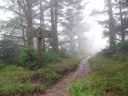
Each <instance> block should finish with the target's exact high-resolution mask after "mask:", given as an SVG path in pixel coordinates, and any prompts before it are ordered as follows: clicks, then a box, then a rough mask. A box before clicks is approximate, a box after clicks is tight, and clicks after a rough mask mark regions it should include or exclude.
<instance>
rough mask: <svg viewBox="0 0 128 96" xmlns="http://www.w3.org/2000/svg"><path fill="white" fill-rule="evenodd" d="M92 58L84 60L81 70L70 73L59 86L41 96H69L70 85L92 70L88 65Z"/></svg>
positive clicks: (56, 85)
mask: <svg viewBox="0 0 128 96" xmlns="http://www.w3.org/2000/svg"><path fill="white" fill-rule="evenodd" d="M89 58H90V57H87V58H86V59H84V60H82V61H81V63H80V66H79V68H78V69H77V70H76V71H75V72H72V73H70V74H69V75H66V76H64V77H63V78H62V79H61V80H60V81H59V82H58V83H57V84H55V85H54V86H53V87H52V88H51V89H48V90H46V92H45V94H42V95H40V96H68V92H69V88H70V84H71V83H72V82H77V80H79V79H80V78H81V77H84V76H86V75H88V74H89V73H90V72H91V70H90V65H89V63H88V60H89Z"/></svg>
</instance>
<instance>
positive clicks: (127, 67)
mask: <svg viewBox="0 0 128 96" xmlns="http://www.w3.org/2000/svg"><path fill="white" fill-rule="evenodd" d="M90 64H91V70H92V73H91V74H90V75H88V76H87V77H84V78H82V79H81V80H79V81H78V82H77V83H75V84H72V85H71V88H70V96H127V95H128V60H126V61H122V60H115V59H113V58H106V57H104V56H99V55H98V56H94V57H92V58H91V59H90Z"/></svg>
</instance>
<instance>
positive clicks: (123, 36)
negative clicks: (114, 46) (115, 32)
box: [119, 2, 125, 42]
mask: <svg viewBox="0 0 128 96" xmlns="http://www.w3.org/2000/svg"><path fill="white" fill-rule="evenodd" d="M119 8H120V21H121V38H122V42H124V41H125V32H124V25H123V15H122V7H121V2H119Z"/></svg>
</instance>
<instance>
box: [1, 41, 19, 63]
mask: <svg viewBox="0 0 128 96" xmlns="http://www.w3.org/2000/svg"><path fill="white" fill-rule="evenodd" d="M18 53H19V51H18V46H17V44H15V42H14V41H12V40H11V39H3V40H0V60H2V61H3V62H5V63H6V64H7V63H9V64H11V63H12V64H14V63H16V62H17V59H18V58H17V57H18Z"/></svg>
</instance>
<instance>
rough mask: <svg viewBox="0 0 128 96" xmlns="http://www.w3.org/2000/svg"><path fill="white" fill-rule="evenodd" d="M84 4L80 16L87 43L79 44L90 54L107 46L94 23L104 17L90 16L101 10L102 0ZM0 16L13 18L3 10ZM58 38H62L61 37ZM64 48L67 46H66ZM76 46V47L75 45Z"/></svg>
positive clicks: (5, 18)
mask: <svg viewBox="0 0 128 96" xmlns="http://www.w3.org/2000/svg"><path fill="white" fill-rule="evenodd" d="M88 1H89V2H88ZM86 2H88V4H87V5H86V6H85V7H84V9H82V14H83V15H84V19H83V21H84V22H86V25H85V33H84V37H85V38H86V40H87V41H86V43H85V41H82V42H83V44H82V42H81V45H82V46H84V45H85V46H84V48H85V50H88V49H89V51H90V52H93V51H99V50H101V49H103V48H105V47H106V46H107V41H108V39H105V38H103V35H102V32H103V28H102V26H101V25H99V24H98V23H97V22H96V20H100V19H104V17H101V16H91V15H90V14H91V13H92V11H93V10H94V9H96V10H102V9H103V6H104V2H103V0H83V4H84V3H86ZM0 4H1V5H4V4H5V3H4V2H2V1H0ZM0 14H1V15H0V19H1V20H9V19H10V18H13V17H14V14H13V13H12V12H9V11H5V10H0ZM87 25H88V26H89V29H87V30H86V27H87ZM48 27H49V26H47V28H48ZM58 29H59V31H63V29H64V28H62V27H61V26H60V25H58ZM60 33H61V32H60ZM60 37H62V38H63V36H60ZM76 38H77V37H76ZM65 46H68V44H67V45H65ZM76 46H78V45H77V44H76ZM76 49H77V48H76Z"/></svg>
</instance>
